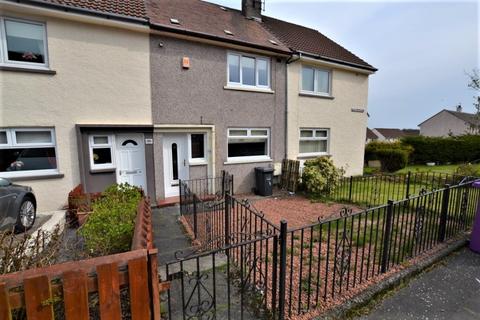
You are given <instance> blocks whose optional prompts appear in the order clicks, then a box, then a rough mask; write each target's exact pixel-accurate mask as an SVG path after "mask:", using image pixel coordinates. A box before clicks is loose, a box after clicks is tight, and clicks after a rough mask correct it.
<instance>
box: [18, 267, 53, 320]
mask: <svg viewBox="0 0 480 320" xmlns="http://www.w3.org/2000/svg"><path fill="white" fill-rule="evenodd" d="M24 289H25V307H26V309H27V318H28V320H53V303H52V289H51V287H50V279H48V277H47V276H45V275H43V276H39V277H35V278H28V279H25V282H24Z"/></svg>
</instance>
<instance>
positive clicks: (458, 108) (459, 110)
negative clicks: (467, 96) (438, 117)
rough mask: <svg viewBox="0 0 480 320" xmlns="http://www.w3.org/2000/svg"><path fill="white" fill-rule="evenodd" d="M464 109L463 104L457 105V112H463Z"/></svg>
mask: <svg viewBox="0 0 480 320" xmlns="http://www.w3.org/2000/svg"><path fill="white" fill-rule="evenodd" d="M462 110H463V108H462V105H461V104H459V105H458V106H457V112H462Z"/></svg>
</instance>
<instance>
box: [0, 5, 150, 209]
mask: <svg viewBox="0 0 480 320" xmlns="http://www.w3.org/2000/svg"><path fill="white" fill-rule="evenodd" d="M125 3H126V2H123V1H89V2H85V1H80V0H78V1H75V0H73V1H62V0H55V1H54V0H52V1H0V10H1V14H0V29H1V32H0V34H1V40H2V41H1V43H2V48H1V50H0V83H1V86H2V90H1V99H0V104H1V105H0V108H1V109H0V176H2V177H8V178H10V179H12V180H14V181H15V182H17V183H20V184H24V185H29V186H31V187H32V188H33V189H34V192H35V193H36V197H37V202H38V209H39V210H56V209H60V208H62V207H63V206H64V205H65V204H66V202H67V195H68V192H69V191H70V190H72V189H73V188H74V187H75V186H76V185H78V184H80V183H82V184H83V185H84V188H85V189H86V190H87V191H89V192H94V191H102V190H103V188H105V187H106V186H107V185H109V184H112V183H115V182H130V183H134V184H138V185H140V186H142V187H144V188H145V190H146V191H147V192H148V193H149V194H150V195H152V196H154V189H153V183H149V182H148V181H147V177H148V178H151V179H153V176H152V175H147V174H146V170H147V169H148V167H149V166H148V163H149V162H150V163H152V161H153V160H151V159H153V148H152V145H148V144H145V143H144V141H145V140H144V139H145V138H147V139H148V138H150V139H151V138H152V128H151V124H152V112H151V103H150V96H151V91H150V63H149V61H150V59H149V56H150V49H149V48H150V46H149V26H148V21H147V20H146V17H145V6H144V4H143V2H142V1H140V0H138V1H135V0H132V1H128V5H125ZM132 162H138V163H140V164H141V165H140V166H138V168H139V169H137V171H136V172H135V173H132V172H133V169H132V168H137V165H136V164H134V165H132ZM140 171H141V172H140ZM152 181H153V180H152Z"/></svg>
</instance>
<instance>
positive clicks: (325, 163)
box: [302, 157, 344, 196]
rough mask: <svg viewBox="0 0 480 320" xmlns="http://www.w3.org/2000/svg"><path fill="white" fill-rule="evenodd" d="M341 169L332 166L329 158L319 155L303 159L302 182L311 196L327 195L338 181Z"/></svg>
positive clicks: (341, 174)
mask: <svg viewBox="0 0 480 320" xmlns="http://www.w3.org/2000/svg"><path fill="white" fill-rule="evenodd" d="M343 174H344V170H343V169H338V168H336V167H335V166H334V164H333V162H332V160H331V159H329V158H327V157H320V158H316V159H313V160H307V161H305V167H304V169H303V174H302V182H303V185H304V187H305V190H306V191H307V193H309V194H310V195H313V196H328V195H330V194H332V192H333V191H334V190H335V188H336V187H337V186H338V184H339V183H340V179H341V177H342V176H343Z"/></svg>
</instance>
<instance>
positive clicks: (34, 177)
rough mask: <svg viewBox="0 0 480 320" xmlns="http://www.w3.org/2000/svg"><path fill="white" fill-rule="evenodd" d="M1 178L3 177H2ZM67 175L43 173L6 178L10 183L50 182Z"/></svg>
mask: <svg viewBox="0 0 480 320" xmlns="http://www.w3.org/2000/svg"><path fill="white" fill-rule="evenodd" d="M0 176H1V175H0ZM64 176H65V175H64V174H63V173H58V172H57V173H43V174H38V175H35V174H32V175H25V176H16V177H4V178H5V179H8V180H10V181H31V180H48V179H61V178H63V177H64Z"/></svg>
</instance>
